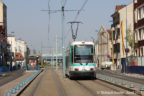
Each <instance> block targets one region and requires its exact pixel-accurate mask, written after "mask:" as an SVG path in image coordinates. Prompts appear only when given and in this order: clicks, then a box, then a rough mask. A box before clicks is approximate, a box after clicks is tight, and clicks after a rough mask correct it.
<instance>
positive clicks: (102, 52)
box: [97, 26, 110, 66]
mask: <svg viewBox="0 0 144 96" xmlns="http://www.w3.org/2000/svg"><path fill="white" fill-rule="evenodd" d="M98 37H99V42H98V47H97V48H98V49H97V50H98V59H99V64H102V62H107V61H109V58H108V55H110V53H109V34H108V32H107V30H106V29H105V28H104V27H103V26H102V27H101V28H100V30H99V34H98ZM99 66H101V65H99Z"/></svg>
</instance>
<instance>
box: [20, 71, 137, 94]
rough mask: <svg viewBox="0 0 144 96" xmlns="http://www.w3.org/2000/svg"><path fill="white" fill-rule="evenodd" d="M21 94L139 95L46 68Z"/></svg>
mask: <svg viewBox="0 0 144 96" xmlns="http://www.w3.org/2000/svg"><path fill="white" fill-rule="evenodd" d="M21 96H138V95H136V94H135V93H134V92H129V91H127V90H124V89H122V88H119V87H116V86H114V85H110V84H108V83H106V82H103V81H101V80H98V79H96V80H91V79H88V78H77V79H74V80H70V79H69V78H63V76H62V72H61V70H58V71H55V69H54V68H47V69H45V70H44V71H43V72H42V73H41V74H40V75H39V76H38V77H37V78H36V79H35V80H34V81H33V82H32V83H31V84H30V85H29V87H27V88H26V89H25V90H24V91H23V92H22V94H21Z"/></svg>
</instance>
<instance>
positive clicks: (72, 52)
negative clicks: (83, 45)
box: [71, 49, 74, 64]
mask: <svg viewBox="0 0 144 96" xmlns="http://www.w3.org/2000/svg"><path fill="white" fill-rule="evenodd" d="M71 55H72V56H71V62H72V64H73V55H74V54H73V49H72V54H71Z"/></svg>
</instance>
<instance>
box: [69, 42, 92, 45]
mask: <svg viewBox="0 0 144 96" xmlns="http://www.w3.org/2000/svg"><path fill="white" fill-rule="evenodd" d="M81 44H89V45H94V43H93V42H85V41H74V42H71V44H70V45H81Z"/></svg>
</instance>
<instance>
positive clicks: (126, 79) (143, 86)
mask: <svg viewBox="0 0 144 96" xmlns="http://www.w3.org/2000/svg"><path fill="white" fill-rule="evenodd" d="M97 78H99V79H102V80H104V81H107V82H110V83H113V84H115V85H118V86H121V87H125V88H128V89H131V90H135V91H137V92H140V91H143V92H144V75H140V74H130V73H121V72H120V70H116V71H111V70H97Z"/></svg>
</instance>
